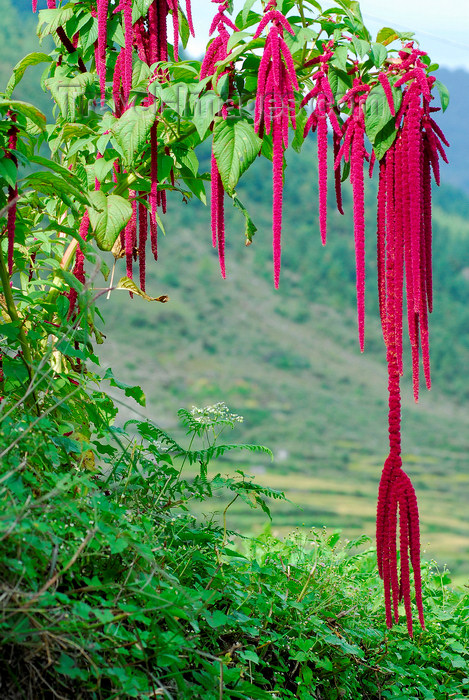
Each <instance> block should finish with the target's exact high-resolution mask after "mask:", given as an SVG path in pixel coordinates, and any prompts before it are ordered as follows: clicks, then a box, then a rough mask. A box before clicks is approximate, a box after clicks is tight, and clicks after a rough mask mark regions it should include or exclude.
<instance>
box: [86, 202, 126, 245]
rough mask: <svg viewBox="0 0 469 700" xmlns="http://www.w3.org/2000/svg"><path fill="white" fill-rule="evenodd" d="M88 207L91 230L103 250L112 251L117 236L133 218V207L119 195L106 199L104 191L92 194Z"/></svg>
mask: <svg viewBox="0 0 469 700" xmlns="http://www.w3.org/2000/svg"><path fill="white" fill-rule="evenodd" d="M89 197H90V201H91V205H92V206H90V207H88V213H89V215H90V223H91V228H92V229H93V231H94V234H95V237H96V243H97V244H98V247H99V248H101V250H111V249H112V246H113V245H114V243H115V241H116V238H117V236H118V235H119V233H120V232H121V231H122V229H123V228H124V226H125V225H126V223H127V222H128V221H129V219H130V217H131V216H132V205H131V204H130V202H129V201H128V200H127V199H124V198H123V197H119V195H117V194H110V195H108V196H107V197H106V195H105V194H104V192H102V190H98V191H97V192H90V195H89Z"/></svg>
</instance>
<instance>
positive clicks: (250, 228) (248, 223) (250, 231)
mask: <svg viewBox="0 0 469 700" xmlns="http://www.w3.org/2000/svg"><path fill="white" fill-rule="evenodd" d="M233 205H234V206H235V207H236V208H237V209H239V210H240V212H241V213H242V214H243V216H244V220H245V228H244V235H245V236H246V245H249V244H250V243H252V237H253V236H254V234H255V233H256V231H257V226H256V225H255V223H254V221H253V220H252V219H251V216H250V214H249V212H248V210H247V209H246V207H245V206H244V204H243V203H242V202H241V201H240V200H239V199H238V196H237V195H236V194H233Z"/></svg>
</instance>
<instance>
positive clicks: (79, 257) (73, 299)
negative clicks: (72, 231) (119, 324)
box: [67, 210, 90, 319]
mask: <svg viewBox="0 0 469 700" xmlns="http://www.w3.org/2000/svg"><path fill="white" fill-rule="evenodd" d="M89 227H90V217H89V215H88V211H87V210H86V211H85V213H84V215H83V219H82V220H81V223H80V228H79V230H78V233H79V235H80V238H81V239H82V240H83V241H86V237H87V235H88V230H89ZM72 273H73V274H74V275H75V277H76V279H77V280H78V281H79V282H81V283H82V284H84V283H85V256H84V255H83V251H82V249H81V248H80V245H78V246H77V251H76V253H75V265H74V267H73V270H72ZM77 298H78V293H77V290H76V289H75V288H74V287H71V289H70V292H69V293H68V299H69V302H70V306H69V309H68V314H67V318H68V319H70V318H72V317H73V315H74V312H75V307H76V303H77Z"/></svg>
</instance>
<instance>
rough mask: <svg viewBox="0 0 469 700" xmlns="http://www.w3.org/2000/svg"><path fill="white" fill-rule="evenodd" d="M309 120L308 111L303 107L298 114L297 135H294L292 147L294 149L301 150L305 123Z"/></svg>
mask: <svg viewBox="0 0 469 700" xmlns="http://www.w3.org/2000/svg"><path fill="white" fill-rule="evenodd" d="M307 121H308V114H307V112H306V109H305V108H304V107H302V108H301V109H300V110H299V111H298V112H297V114H296V129H295V135H294V136H293V141H292V144H291V145H292V148H293V150H294V151H296V152H297V153H299V152H300V151H301V147H302V145H303V143H304V140H305V139H304V135H303V134H304V130H305V125H306V122H307Z"/></svg>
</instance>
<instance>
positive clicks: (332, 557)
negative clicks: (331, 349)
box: [0, 405, 469, 700]
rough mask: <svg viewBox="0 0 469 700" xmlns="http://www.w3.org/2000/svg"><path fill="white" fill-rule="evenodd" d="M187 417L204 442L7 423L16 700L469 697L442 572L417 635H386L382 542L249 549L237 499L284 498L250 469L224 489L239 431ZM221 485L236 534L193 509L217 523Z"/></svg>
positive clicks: (310, 542)
mask: <svg viewBox="0 0 469 700" xmlns="http://www.w3.org/2000/svg"><path fill="white" fill-rule="evenodd" d="M180 418H181V419H182V420H183V422H184V424H185V426H186V429H187V430H188V439H189V447H188V448H184V447H182V446H180V445H179V444H178V443H177V442H175V441H174V440H173V439H172V438H171V436H169V435H167V434H166V433H165V432H164V431H162V430H160V429H159V428H157V427H156V426H154V425H153V424H152V423H149V422H145V421H139V422H130V424H129V425H128V426H127V430H126V431H123V430H119V429H117V428H112V427H111V428H109V430H108V433H107V434H106V435H105V436H102V437H101V438H99V439H93V440H91V441H90V443H89V444H86V445H83V444H82V443H80V441H79V440H73V439H72V438H71V437H64V436H63V435H62V434H60V432H59V430H58V428H57V426H56V425H55V424H54V421H53V420H49V421H47V420H46V419H41V421H39V422H37V423H36V425H33V422H32V420H31V422H30V423H29V424H28V417H27V416H26V417H25V422H24V423H23V424H22V423H21V422H20V421H18V422H15V421H13V420H8V419H6V420H5V421H4V425H5V430H4V432H3V436H2V438H1V439H2V444H1V452H2V458H3V461H2V470H1V477H0V497H1V503H2V516H1V519H0V527H1V536H0V547H1V549H0V553H1V565H0V567H1V568H0V572H1V580H2V591H1V606H2V616H1V626H0V630H1V638H2V648H3V653H2V661H0V677H1V685H0V689H1V697H2V698H5V700H7V699H10V698H19V697H22V698H31V699H32V698H34V700H42V698H51V697H67V698H71V697H73V698H84V699H85V698H86V699H88V698H90V699H91V698H93V699H94V698H127V697H129V698H130V697H138V698H144V697H159V696H162V697H167V698H181V699H184V698H188V699H189V698H219V697H223V698H246V699H247V698H292V697H298V698H302V699H303V700H306V699H309V698H314V699H320V698H327V699H328V700H329V699H330V700H333V699H335V698H350V699H351V700H355V698H370V699H371V698H378V697H382V698H401V699H404V698H406V699H409V700H411V699H412V700H413V699H414V698H419V699H420V698H430V697H432V698H438V699H440V698H441V699H443V698H450V697H451V698H454V697H461V698H462V697H463V696H464V694H465V693H466V692H467V690H468V689H469V679H468V678H467V655H468V651H467V649H468V644H467V642H468V639H467V636H468V626H467V610H468V596H467V594H464V595H463V594H461V593H457V592H455V591H453V590H451V588H450V587H449V583H450V581H449V578H448V576H447V575H446V574H442V575H439V574H436V573H435V572H434V571H433V570H432V569H431V567H429V566H427V567H426V568H425V576H424V578H425V584H424V593H425V608H426V614H427V630H426V631H425V632H421V633H420V634H419V635H418V636H417V637H416V638H415V639H413V640H412V639H409V638H408V636H407V631H406V628H405V625H402V626H397V627H395V628H394V629H393V630H392V631H391V632H389V631H387V630H386V628H385V626H384V623H383V619H382V618H383V612H382V611H383V601H382V594H381V589H382V587H381V582H380V580H379V578H378V575H377V572H376V567H375V553H374V551H373V549H366V550H365V551H361V549H362V548H363V545H365V544H366V543H367V539H366V538H364V537H362V538H359V539H358V540H356V541H353V542H344V543H341V542H340V540H339V534H338V533H334V534H332V535H328V534H327V533H326V532H325V531H324V532H316V531H312V532H311V533H309V534H308V535H307V536H305V535H302V534H300V533H299V532H296V533H294V534H292V535H291V536H290V537H289V538H287V539H286V540H285V541H283V542H282V541H280V540H278V539H276V538H275V537H273V536H272V535H271V534H270V532H268V531H267V532H265V533H264V535H262V536H261V537H258V538H256V539H246V538H242V539H241V545H240V546H238V547H235V546H234V545H233V541H234V540H233V537H234V533H233V532H231V531H230V530H229V529H228V528H227V521H228V520H229V505H230V504H231V503H232V502H234V500H236V499H237V498H243V499H244V500H245V501H246V502H247V503H249V504H251V505H253V506H260V507H262V508H263V509H264V510H265V511H266V512H267V513H268V504H267V502H266V499H268V498H269V497H281V494H279V493H277V492H275V491H271V490H269V489H265V488H261V487H259V486H257V485H256V484H254V483H253V482H252V480H251V478H249V477H247V476H246V475H244V474H243V473H242V472H239V471H238V472H236V471H234V475H233V476H229V477H222V476H221V475H220V474H217V475H216V476H215V477H214V478H211V479H208V478H207V466H208V464H209V462H210V461H211V460H212V459H216V458H219V457H221V456H222V455H223V454H224V453H225V452H227V451H232V450H233V449H234V448H235V446H234V445H221V444H219V442H218V438H219V436H220V432H221V430H222V429H223V428H226V427H229V426H232V425H233V424H234V422H235V421H236V420H237V417H236V416H232V415H231V414H229V413H228V411H227V409H226V407H224V406H223V405H217V406H215V407H210V409H203V410H197V409H196V410H194V411H192V412H188V411H180ZM130 430H133V431H134V435H131V434H130V433H129V431H130ZM11 445H14V447H13V448H11ZM241 447H244V448H246V449H261V450H263V451H266V450H265V448H256V447H252V446H241ZM185 464H199V467H200V471H199V474H198V475H197V476H196V477H195V478H193V479H191V480H185V479H184V466H185ZM221 491H223V492H224V493H225V500H226V502H227V504H228V505H227V507H226V508H225V511H224V527H219V526H217V525H215V524H214V523H213V521H212V519H211V518H210V516H208V518H207V519H205V520H204V522H198V521H197V520H196V518H195V517H194V516H193V515H192V514H191V512H190V505H191V501H193V500H194V499H198V500H202V501H204V508H205V511H206V512H207V513H209V511H210V507H211V505H210V500H211V498H212V497H213V496H214V495H216V494H219V493H220V492H221Z"/></svg>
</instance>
